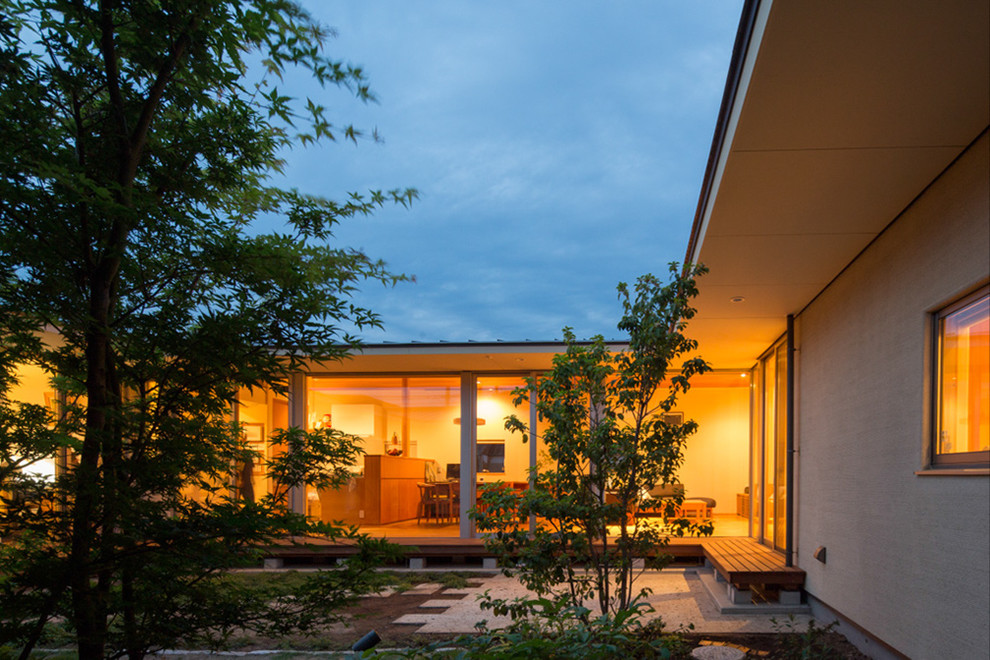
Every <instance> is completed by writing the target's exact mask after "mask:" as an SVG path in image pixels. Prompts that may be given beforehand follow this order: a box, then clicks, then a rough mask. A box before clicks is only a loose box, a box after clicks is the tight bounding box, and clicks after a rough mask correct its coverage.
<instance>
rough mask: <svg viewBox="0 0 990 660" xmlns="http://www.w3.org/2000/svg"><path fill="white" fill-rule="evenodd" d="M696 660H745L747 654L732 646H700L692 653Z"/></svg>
mask: <svg viewBox="0 0 990 660" xmlns="http://www.w3.org/2000/svg"><path fill="white" fill-rule="evenodd" d="M691 657H692V658H694V659H695V660H743V658H745V657H746V652H745V651H741V650H739V649H736V648H732V647H731V646H699V647H698V648H696V649H694V650H693V651H691Z"/></svg>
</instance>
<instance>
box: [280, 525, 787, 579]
mask: <svg viewBox="0 0 990 660" xmlns="http://www.w3.org/2000/svg"><path fill="white" fill-rule="evenodd" d="M389 540H390V541H392V542H393V543H396V544H398V545H401V546H404V547H405V548H406V556H407V557H409V558H438V557H482V558H493V557H494V555H493V554H492V553H491V552H489V551H488V550H486V549H485V546H484V541H483V540H482V539H462V538H454V537H434V538H429V537H393V538H390V539H389ZM657 551H658V552H657V553H658V554H669V555H672V556H674V557H675V558H691V557H695V558H698V559H702V558H703V559H707V560H708V562H709V563H710V564H711V565H712V567H713V568H714V569H715V570H716V571H717V572H718V573H719V574H720V575H721V576H722V578H723V579H724V580H725V581H727V582H729V583H731V584H733V585H735V586H736V587H737V588H739V589H748V588H749V587H750V586H751V585H775V586H778V587H783V588H788V589H794V588H800V587H801V586H802V585H803V584H804V576H805V573H804V571H803V570H801V569H800V568H795V567H787V566H784V557H783V555H781V554H780V553H778V552H774V551H773V550H771V549H770V548H767V547H766V546H764V545H761V544H759V543H758V542H757V541H756V540H754V539H752V538H749V537H709V538H693V537H692V538H672V539H670V544H669V545H668V546H667V547H666V548H658V549H657ZM354 552H355V548H354V546H353V544H350V543H347V542H337V543H329V542H326V541H323V540H320V539H307V540H305V541H304V540H302V539H295V540H294V542H286V543H285V544H279V545H277V546H273V547H271V548H270V549H269V552H268V553H267V556H268V557H270V558H272V559H281V560H287V561H293V560H309V561H313V560H319V559H321V558H322V559H336V558H343V557H348V556H350V555H353V554H354Z"/></svg>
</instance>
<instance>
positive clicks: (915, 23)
mask: <svg viewBox="0 0 990 660" xmlns="http://www.w3.org/2000/svg"><path fill="white" fill-rule="evenodd" d="M767 5H768V3H767V2H763V3H761V8H760V11H759V14H758V20H757V22H756V27H755V28H754V31H753V38H754V42H753V44H752V45H751V46H750V49H749V53H748V54H747V55H746V62H745V63H744V67H743V71H744V76H743V78H742V81H741V83H740V86H739V90H738V96H737V97H736V101H735V107H734V108H733V109H732V112H731V113H730V125H729V127H728V130H727V131H726V136H727V137H726V138H725V139H726V143H724V144H723V145H722V151H721V161H722V162H721V167H719V169H718V172H717V178H716V180H715V182H714V184H713V187H712V192H711V193H710V194H709V196H708V197H707V199H703V200H702V202H701V203H702V204H703V205H704V208H703V209H702V211H703V215H702V217H704V218H705V222H704V224H703V225H702V229H701V231H700V235H699V236H698V237H697V243H696V247H695V252H694V255H693V256H692V258H693V259H695V260H696V261H700V262H701V263H704V264H706V265H707V266H708V267H709V268H710V270H711V272H710V273H709V274H708V275H706V276H704V277H703V278H702V279H701V280H700V282H699V284H700V289H701V295H700V296H699V298H698V299H697V307H698V311H699V315H698V317H697V318H696V319H695V320H694V321H693V322H692V324H691V330H690V334H691V335H692V336H694V337H696V338H697V339H698V340H699V343H700V353H701V354H702V355H704V356H705V357H706V358H707V359H708V360H709V361H712V362H713V363H714V364H715V365H716V366H717V367H724V368H743V367H747V366H749V365H751V364H752V363H753V362H754V361H755V360H756V359H757V358H758V357H759V354H760V352H762V351H763V350H765V349H766V348H768V347H769V345H770V344H771V343H772V342H773V341H774V340H775V339H777V338H778V337H779V336H780V335H781V334H782V333H783V332H784V330H785V319H786V316H787V315H788V314H795V313H798V312H800V311H801V309H802V308H803V307H804V306H805V305H806V304H807V303H808V302H810V300H811V299H812V298H814V296H815V295H817V293H818V292H819V291H821V290H822V288H824V287H825V286H826V285H827V284H828V283H829V282H830V281H831V280H832V279H833V278H834V277H835V276H836V275H837V274H838V273H839V272H840V271H841V270H842V269H843V268H844V267H845V266H846V265H848V264H849V262H851V261H852V260H853V259H854V258H855V257H856V255H857V254H858V253H859V252H860V251H861V250H862V249H863V248H865V247H866V246H867V245H868V244H869V242H870V241H871V240H873V238H874V237H875V236H876V235H877V234H878V233H879V232H881V231H882V230H883V229H884V227H886V226H887V225H888V224H889V223H890V222H892V221H893V220H894V219H895V218H896V217H897V216H898V215H899V214H900V213H901V212H902V211H903V210H904V209H905V208H906V207H907V206H908V205H910V203H911V201H912V200H913V199H914V198H915V197H916V196H917V195H918V194H919V193H921V191H922V190H923V189H924V188H925V187H926V186H927V185H928V184H929V183H930V182H931V181H933V180H934V179H935V178H936V177H937V176H938V175H939V174H940V173H941V172H942V171H943V170H944V169H945V168H946V167H947V166H948V165H949V164H950V163H951V162H952V160H953V159H954V158H956V157H957V156H958V155H959V154H960V153H961V152H962V150H963V149H965V147H966V146H967V145H969V144H970V143H971V142H972V141H973V140H974V139H975V138H976V137H977V136H978V135H979V134H980V133H981V132H982V131H983V130H984V129H985V128H986V127H987V124H988V117H990V3H987V2H986V0H976V1H972V0H948V1H945V2H925V1H916V0H910V1H905V0H864V1H860V2H816V3H808V2H798V1H794V0H775V1H774V2H773V3H772V4H771V5H770V6H769V8H768V7H767ZM757 40H759V43H757ZM757 49H758V51H757ZM747 71H750V74H749V75H748V76H746V75H745V73H746V72H747ZM738 297H742V298H744V299H745V300H744V301H743V302H738V303H730V302H729V301H730V299H731V298H738Z"/></svg>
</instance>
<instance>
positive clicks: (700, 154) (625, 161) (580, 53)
mask: <svg viewBox="0 0 990 660" xmlns="http://www.w3.org/2000/svg"><path fill="white" fill-rule="evenodd" d="M303 4H304V6H306V7H307V9H309V11H310V12H311V13H312V14H313V15H314V17H316V18H317V19H318V20H320V21H321V22H322V23H324V24H326V25H329V26H331V27H333V28H335V29H336V31H337V33H338V36H337V37H336V38H335V39H334V40H333V41H332V42H331V43H330V45H329V48H328V54H329V55H330V56H332V57H334V58H338V59H344V60H346V61H349V62H351V63H353V64H356V65H360V66H362V67H363V68H364V69H365V71H366V73H367V75H368V76H369V79H370V82H371V86H372V89H373V90H374V91H375V92H376V94H377V95H378V98H379V100H380V103H378V104H371V105H362V104H360V103H357V102H355V101H353V100H350V99H349V98H348V97H347V95H346V94H344V93H341V92H339V91H337V90H329V91H327V92H326V93H323V94H316V96H317V97H318V98H319V99H320V101H321V102H322V103H323V104H324V105H326V106H327V107H328V108H329V109H330V115H331V117H332V118H333V119H335V120H336V123H339V124H347V123H353V124H354V125H355V126H356V127H358V128H364V129H366V130H369V131H370V130H371V129H373V128H377V129H378V131H379V132H380V133H381V135H382V137H383V138H384V142H383V143H380V144H376V143H374V142H372V141H370V140H364V141H359V144H358V146H357V147H355V146H354V145H352V144H350V143H346V142H344V143H336V144H333V143H331V144H329V145H325V146H320V147H316V148H313V147H310V148H307V149H297V150H294V151H292V152H291V153H290V154H288V160H289V164H288V168H287V171H286V178H287V181H286V182H285V183H286V184H287V185H290V186H292V187H297V188H299V189H300V190H302V191H305V192H309V193H314V194H320V195H324V196H327V197H331V198H340V197H342V196H343V194H344V193H345V192H347V191H352V190H353V191H364V190H368V189H379V188H380V189H391V188H404V187H415V188H418V189H419V191H420V194H421V198H420V200H419V201H418V202H416V203H415V204H414V205H413V206H412V207H411V208H410V209H409V210H404V209H402V208H401V207H398V208H386V209H383V210H382V211H379V212H378V213H376V214H375V215H374V216H373V217H370V218H365V219H356V220H351V221H348V222H346V223H345V224H344V225H342V226H341V227H340V229H339V231H338V232H337V238H338V239H339V241H340V242H341V243H342V244H343V245H347V246H350V247H355V248H360V249H363V250H364V251H366V252H367V253H368V254H369V255H370V256H372V257H375V258H381V259H384V260H385V261H386V262H387V263H388V264H389V266H390V267H391V268H392V270H393V271H396V272H402V273H407V274H410V275H414V276H415V277H416V282H415V283H407V284H400V285H398V286H397V287H396V288H394V289H385V288H383V287H381V286H372V285H367V286H365V287H363V288H362V291H361V292H360V294H359V302H361V303H362V304H366V305H368V306H370V307H372V308H373V309H375V310H376V311H378V312H379V313H380V314H381V315H382V317H383V320H384V323H385V330H384V331H382V332H377V331H373V332H365V333H364V334H363V336H364V338H365V339H366V340H367V341H369V342H382V341H393V342H407V341H427V342H433V341H441V340H443V341H471V340H475V341H495V340H505V341H516V340H526V339H529V340H549V339H559V338H560V337H561V328H562V327H564V326H570V327H573V328H574V331H575V333H576V334H577V336H578V337H582V338H583V337H590V336H592V335H595V334H602V335H604V336H605V337H606V338H618V337H619V336H620V335H619V333H618V331H617V330H616V329H615V324H616V322H617V321H618V314H619V310H620V308H619V305H618V302H617V299H616V294H615V287H616V284H617V283H618V282H619V281H630V282H631V281H633V280H635V278H636V277H637V276H638V275H640V274H642V273H646V272H654V273H657V274H660V273H662V272H664V271H665V270H666V264H667V263H668V262H670V261H680V260H682V259H683V255H684V250H685V247H686V243H687V237H688V233H689V231H690V228H691V222H692V219H693V214H694V207H695V205H696V203H697V199H698V192H699V189H700V186H701V179H702V175H703V173H704V167H705V162H706V159H707V157H708V150H709V146H710V143H711V138H712V132H713V130H714V126H715V117H716V114H717V112H718V105H719V102H720V100H721V95H722V89H723V86H724V83H725V75H726V71H727V69H728V65H729V58H730V54H731V49H732V41H733V38H734V36H735V29H736V24H737V23H738V18H739V12H740V8H741V0H735V1H733V2H728V1H725V2H716V1H714V0H711V1H708V0H699V1H698V2H672V1H670V2H668V1H659V0H656V1H649V0H637V1H621V0H620V1H617V2H607V3H606V2H601V1H597V2H592V1H574V0H571V1H567V2H564V1H563V0H554V1H546V2H534V1H532V0H530V1H528V2H522V1H503V2H485V3H482V2H467V1H465V0H459V1H455V0H446V1H440V0H423V1H421V2H399V1H398V0H396V1H378V2H370V1H369V2H354V1H337V0H304V2H303ZM294 91H297V92H298V90H294ZM310 92H311V93H313V90H310Z"/></svg>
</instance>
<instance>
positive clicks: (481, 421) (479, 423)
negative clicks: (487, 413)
mask: <svg viewBox="0 0 990 660" xmlns="http://www.w3.org/2000/svg"><path fill="white" fill-rule="evenodd" d="M476 421H477V423H478V426H481V425H483V424H484V423H485V420H484V418H482V417H479V418H478V419H477V420H476ZM454 424H457V425H458V426H460V424H461V418H460V417H455V418H454Z"/></svg>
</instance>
